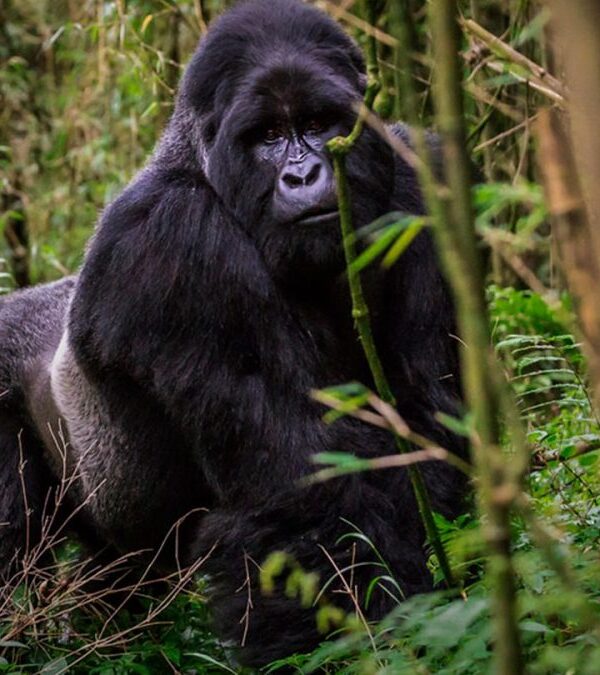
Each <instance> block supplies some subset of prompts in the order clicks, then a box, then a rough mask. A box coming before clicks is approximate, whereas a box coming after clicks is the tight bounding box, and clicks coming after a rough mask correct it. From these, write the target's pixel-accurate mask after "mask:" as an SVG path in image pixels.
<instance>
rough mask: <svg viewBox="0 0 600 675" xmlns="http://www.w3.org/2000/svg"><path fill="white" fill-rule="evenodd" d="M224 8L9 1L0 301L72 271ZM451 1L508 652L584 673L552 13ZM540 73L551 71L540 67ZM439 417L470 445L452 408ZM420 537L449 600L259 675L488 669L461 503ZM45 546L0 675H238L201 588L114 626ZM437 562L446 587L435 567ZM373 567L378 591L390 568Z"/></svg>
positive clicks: (406, 223) (592, 539)
mask: <svg viewBox="0 0 600 675" xmlns="http://www.w3.org/2000/svg"><path fill="white" fill-rule="evenodd" d="M274 1H276V0H274ZM225 4H226V3H224V2H221V1H220V0H213V1H212V2H202V1H201V0H139V1H138V2H129V3H127V2H125V1H124V0H91V1H89V2H84V3H75V2H71V1H67V0H65V1H64V2H58V3H55V2H52V1H51V0H42V1H34V0H22V1H21V2H16V1H13V0H7V1H5V2H4V3H3V4H2V5H1V6H0V172H1V173H0V191H1V201H0V234H2V235H3V238H2V243H1V244H0V289H1V290H2V291H3V292H4V291H8V290H10V289H12V288H15V287H16V286H19V285H22V284H25V283H34V282H41V281H45V280H50V279H54V278H58V277H60V276H63V275H65V274H69V273H71V272H74V271H75V270H76V269H77V267H78V265H79V263H80V261H81V258H82V254H83V250H84V245H85V241H86V240H87V239H88V237H89V236H90V234H91V232H92V230H93V225H94V222H95V220H96V217H97V214H98V212H99V210H101V209H102V208H103V207H104V206H105V205H106V203H107V202H109V201H110V200H111V199H112V198H113V197H114V196H115V194H116V193H117V192H118V191H119V190H120V189H121V188H122V187H123V186H124V185H125V184H126V183H127V181H128V180H129V179H130V178H131V176H132V175H133V173H134V172H135V171H136V170H137V169H138V168H140V167H141V166H142V165H143V163H144V159H145V157H146V155H147V153H148V152H149V151H150V150H151V148H152V146H153V144H154V143H155V141H156V138H157V136H158V134H159V133H160V129H161V127H162V125H163V124H164V122H165V120H166V119H167V118H168V115H169V112H170V110H171V106H172V100H173V95H174V91H175V88H176V82H177V79H178V77H179V74H180V72H181V68H182V65H181V64H182V63H184V62H185V60H186V58H187V56H188V55H189V54H190V53H191V50H192V49H193V46H194V45H195V43H196V41H197V39H198V38H200V37H201V35H202V34H203V32H204V31H205V30H206V26H207V24H208V23H209V22H210V20H211V19H212V18H213V16H215V15H216V14H217V13H218V12H220V11H221V10H222V9H223V6H224V5H225ZM317 4H319V5H320V6H322V7H323V8H324V9H325V10H326V11H328V12H330V13H331V14H332V15H333V16H335V17H336V18H338V19H339V20H340V21H341V22H342V23H343V25H344V26H345V27H346V28H347V29H348V30H349V31H350V32H352V33H353V34H354V35H355V37H356V39H357V40H358V41H359V42H360V43H361V44H364V42H365V28H366V32H367V33H369V32H372V31H370V28H369V24H368V23H365V15H364V13H363V10H362V7H361V6H360V4H359V3H358V2H353V1H352V0H350V1H348V0H345V1H340V2H319V3H317ZM428 4H431V3H426V2H421V1H420V0H408V1H407V2H406V3H405V5H406V7H407V9H408V10H409V12H408V18H409V24H408V25H409V33H410V59H411V65H412V68H411V74H412V79H413V84H414V86H415V88H416V96H417V102H418V106H419V112H420V116H421V118H422V119H423V121H424V123H425V124H427V125H429V124H430V123H431V122H432V121H433V120H434V118H433V105H432V96H431V76H432V70H433V68H432V64H433V61H432V56H431V51H432V50H431V47H432V45H431V26H430V20H429V18H428V12H427V10H428V7H427V5H428ZM392 5H393V0H391V1H390V2H389V3H384V2H380V3H376V6H377V9H378V17H379V18H378V20H377V29H378V32H377V33H376V36H377V38H378V49H379V62H380V68H381V71H382V77H383V82H384V87H383V89H382V91H381V92H380V94H379V95H378V98H377V100H376V102H375V109H376V110H377V112H378V113H380V114H383V115H387V116H391V117H393V116H406V114H407V111H406V110H404V109H403V102H402V97H397V96H395V92H396V90H397V88H398V87H400V86H401V78H400V77H399V65H398V64H399V63H400V61H399V60H397V54H396V50H395V49H394V46H395V41H394V37H393V35H394V33H393V25H392V17H393V12H392V11H391V9H392ZM458 6H459V8H460V10H461V12H462V15H461V28H462V31H463V32H462V40H463V43H462V52H461V56H462V58H463V72H462V75H463V88H464V92H465V121H466V125H467V132H468V139H467V144H468V149H469V152H470V154H471V156H472V157H473V158H474V160H475V163H476V164H477V165H478V168H479V171H480V176H481V178H482V181H481V182H482V184H481V185H479V186H478V187H477V188H476V189H475V190H474V193H473V204H474V207H475V210H476V219H475V224H476V228H477V234H478V237H479V239H478V241H479V242H480V247H481V249H482V251H483V252H484V253H485V256H486V280H487V288H486V293H487V305H488V308H489V312H490V321H491V326H490V331H491V335H492V338H493V343H494V348H495V352H496V354H497V356H498V358H499V360H500V362H501V365H502V370H503V372H504V374H505V376H506V381H507V382H508V383H509V386H510V390H511V392H512V394H513V395H514V396H513V397H512V399H511V400H513V401H514V410H513V411H512V413H510V411H509V412H508V413H507V412H506V411H504V417H503V419H504V420H505V422H506V423H505V425H504V426H503V429H502V434H503V449H502V450H503V459H504V461H505V462H506V463H507V464H510V463H511V462H516V461H518V454H519V448H518V447H517V444H516V442H515V436H514V434H512V433H511V430H510V427H511V423H510V414H513V415H514V417H515V418H518V420H520V423H521V427H522V429H524V434H525V444H526V448H527V450H528V453H529V456H530V469H529V472H528V474H527V478H526V489H525V490H524V491H523V492H522V493H521V494H520V495H519V496H518V498H516V499H517V504H516V505H517V507H518V508H516V509H515V510H514V511H513V512H512V515H511V519H510V527H511V535H512V536H511V539H512V542H513V551H512V553H513V560H514V565H515V575H516V583H517V611H518V627H519V631H520V635H521V642H522V645H521V647H522V651H523V654H524V661H525V663H526V666H527V668H528V672H532V673H540V674H541V673H557V674H558V673H566V672H569V673H574V674H582V675H583V674H590V675H595V673H597V672H599V671H600V605H599V603H600V565H599V564H598V563H599V561H598V550H599V539H600V473H599V472H598V466H599V456H600V420H599V419H598V416H597V412H596V410H597V408H595V406H594V403H593V398H592V394H591V393H590V377H589V369H588V366H587V363H586V358H585V356H584V350H583V349H582V338H581V332H580V329H579V328H578V325H579V324H578V320H577V316H576V304H575V303H573V300H572V298H571V296H570V295H569V293H568V291H567V288H566V284H565V281H564V276H565V275H564V270H561V269H560V268H559V266H558V265H557V256H556V250H555V244H554V240H553V237H552V234H551V227H550V216H549V213H548V208H547V206H546V200H545V197H544V191H543V188H542V185H541V179H540V176H539V173H538V171H537V169H536V163H535V158H536V145H535V143H534V134H533V131H532V125H533V122H534V121H535V119H536V117H537V116H538V114H539V110H540V109H541V108H542V107H545V106H548V105H551V106H559V107H561V106H563V105H564V93H565V92H564V85H563V84H562V83H561V81H560V80H559V77H560V76H561V72H560V71H559V70H557V68H556V66H555V64H554V56H553V52H552V51H551V50H550V49H549V46H548V41H549V40H550V37H549V20H550V16H551V15H550V12H549V9H548V6H547V5H546V4H545V3H542V2H537V1H536V0H506V1H505V0H481V1H480V2H477V1H476V0H471V2H466V1H461V2H459V3H458ZM481 27H484V28H485V29H486V30H485V31H483V32H482V31H481V30H480V28H481ZM488 32H489V33H491V34H492V36H497V37H499V38H501V43H500V44H496V43H494V42H493V41H490V39H489V34H488ZM511 50H512V51H511ZM513 52H516V54H517V56H515V54H514V53H513ZM536 65H537V66H538V67H539V68H541V69H543V71H544V73H548V74H549V75H551V76H550V77H546V76H545V75H543V74H542V75H540V71H539V70H536V68H535V66H536ZM483 179H485V182H484V181H483ZM429 225H430V223H429V222H428V219H425V218H407V217H406V216H405V215H403V214H390V215H389V216H388V217H387V218H385V219H383V220H382V221H381V222H378V223H374V224H372V226H370V227H368V228H366V229H365V230H364V231H363V232H361V233H359V234H360V236H362V237H364V238H365V240H366V241H367V242H368V247H367V248H366V250H365V251H364V252H363V253H362V254H361V255H360V256H359V257H358V258H357V260H356V261H355V263H354V270H355V271H356V272H359V271H360V270H362V269H364V267H366V266H367V265H377V264H384V265H390V264H402V252H403V250H405V248H406V247H407V246H409V245H410V242H411V240H412V238H413V237H414V236H415V235H416V234H417V233H418V231H420V229H422V228H423V227H428V226H429ZM329 393H330V394H331V395H332V396H333V398H335V397H337V400H338V401H340V400H343V401H344V402H345V403H344V405H345V406H346V407H345V408H344V409H343V410H341V411H340V410H334V411H332V412H331V413H330V415H329V417H330V419H333V418H335V416H336V415H338V414H349V413H351V412H353V411H357V410H360V409H361V408H362V406H363V405H366V404H368V393H367V392H365V391H364V390H362V389H361V388H360V387H358V388H356V386H353V387H350V388H347V389H345V390H343V391H341V392H340V391H338V392H333V393H332V392H329ZM499 412H500V411H498V413H499ZM447 422H448V424H452V425H454V426H455V428H456V429H458V430H460V431H463V432H465V433H469V432H470V431H469V430H470V421H469V418H468V416H467V418H465V419H464V420H448V421H447ZM317 459H319V461H320V462H321V464H324V465H325V469H324V471H333V472H334V474H335V472H344V471H363V470H373V468H372V467H369V466H365V465H362V464H360V463H358V464H357V463H356V461H355V460H354V459H353V458H352V457H349V456H326V457H320V458H317ZM319 468H320V467H319ZM317 470H318V468H316V469H315V471H317ZM334 474H329V475H334ZM325 477H327V476H325ZM436 523H437V527H438V530H439V532H440V536H441V538H442V541H443V543H444V545H445V548H446V550H447V553H448V556H449V559H450V564H451V567H452V570H453V572H454V575H455V576H456V577H458V578H459V580H460V584H459V587H458V589H454V590H449V591H448V590H446V591H438V592H436V593H434V594H431V595H428V596H422V597H421V596H419V597H415V598H411V599H409V600H407V601H403V602H400V601H399V603H398V608H397V610H396V611H395V612H393V614H392V615H391V616H389V617H388V618H387V619H386V620H385V621H383V622H382V623H380V624H379V625H375V626H373V625H367V624H365V623H364V622H363V621H361V617H360V614H357V616H356V617H351V618H352V620H349V621H346V622H345V623H344V625H345V630H344V631H340V633H339V636H338V637H337V639H335V640H331V641H329V642H326V643H324V644H323V645H322V646H321V647H320V648H319V649H317V650H316V651H315V652H314V653H312V654H308V655H294V656H292V657H290V658H289V659H287V660H286V661H285V662H281V663H276V664H272V665H271V667H270V668H269V669H268V670H269V671H270V672H276V671H277V669H278V668H280V667H282V666H291V667H292V668H297V669H298V670H300V671H302V672H307V673H308V672H322V670H324V671H325V672H331V673H349V674H350V673H361V674H362V673H365V674H367V673H379V674H384V673H389V674H391V673H394V674H396V673H448V674H450V673H456V674H458V673H460V674H463V673H464V674H468V673H474V674H476V673H486V672H491V669H492V668H493V665H492V660H493V648H492V645H493V639H494V633H493V630H494V629H493V625H492V621H491V618H490V617H491V611H492V604H493V603H492V600H491V599H490V598H491V593H490V591H491V590H492V589H491V588H490V579H489V576H487V575H486V573H485V564H486V557H487V549H486V543H485V537H484V535H483V533H482V528H481V519H480V517H479V516H478V510H477V507H476V504H475V503H474V504H473V505H472V508H471V511H470V513H469V514H467V515H464V516H461V517H460V518H458V519H457V520H456V521H454V522H445V521H443V519H441V518H439V517H438V518H437V520H436ZM354 536H357V537H358V536H361V533H359V532H357V533H355V535H354ZM54 543H55V544H56V546H57V552H56V555H55V557H54V558H53V560H52V562H50V563H47V562H44V565H37V566H35V567H33V566H32V567H31V568H29V569H26V570H25V571H24V573H23V574H22V575H20V576H19V577H18V578H17V579H15V580H13V581H12V583H10V584H7V585H6V586H5V588H4V589H3V590H0V672H7V673H26V672H42V673H46V674H53V675H54V674H57V673H62V672H67V671H68V672H72V673H98V674H103V675H108V674H113V673H114V674H120V673H163V672H164V673H169V672H182V673H193V672H197V673H219V672H240V671H239V669H238V668H237V667H236V666H235V665H234V663H233V662H232V661H231V660H230V658H229V655H228V653H227V650H226V648H225V647H224V646H223V645H219V644H218V643H217V641H216V639H215V638H214V636H213V635H212V634H211V632H210V620H209V616H208V614H207V610H206V607H205V604H204V601H203V586H202V584H203V581H202V580H201V579H200V580H199V581H193V580H192V579H191V578H190V577H185V575H184V576H183V577H182V578H171V579H168V580H165V582H164V585H165V587H166V588H167V589H168V590H167V593H166V595H165V592H164V588H163V592H162V593H158V592H155V591H154V587H153V586H148V587H146V586H145V585H144V584H142V586H136V587H135V589H134V593H132V595H133V596H134V597H133V598H128V600H133V601H132V602H121V601H117V603H116V606H117V607H120V610H119V611H118V612H116V613H115V611H114V607H115V603H114V601H113V600H114V599H111V598H110V597H108V596H106V594H105V591H100V592H96V591H93V590H90V588H88V587H87V586H86V585H84V584H80V583H78V579H79V578H80V576H78V570H80V569H81V568H80V565H81V564H82V563H81V562H80V559H79V552H78V550H77V547H76V546H75V544H73V543H72V542H69V541H68V540H67V539H65V537H64V536H62V537H60V540H58V541H56V542H54ZM38 562H39V561H38ZM431 566H432V570H433V571H434V574H435V575H436V578H437V580H438V581H440V582H441V580H442V574H441V571H440V569H439V564H438V562H437V558H436V556H433V555H432V557H431ZM377 574H379V575H380V578H382V579H384V578H385V561H382V566H381V570H380V571H378V572H377ZM88 576H89V573H88ZM92 576H93V575H92ZM321 581H322V583H325V582H326V580H321ZM387 581H388V582H390V585H389V588H390V589H391V592H394V586H393V580H387ZM109 595H110V594H109ZM109 600H111V601H110V602H109ZM320 669H321V670H320Z"/></svg>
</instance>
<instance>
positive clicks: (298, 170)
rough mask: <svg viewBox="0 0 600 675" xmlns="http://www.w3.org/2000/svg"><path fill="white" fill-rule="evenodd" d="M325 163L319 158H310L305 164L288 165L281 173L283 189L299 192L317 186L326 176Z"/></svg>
mask: <svg viewBox="0 0 600 675" xmlns="http://www.w3.org/2000/svg"><path fill="white" fill-rule="evenodd" d="M323 169H324V167H323V162H322V161H321V160H320V159H318V158H317V157H309V158H307V159H305V160H304V161H303V162H295V163H293V164H292V163H290V164H288V165H287V166H286V167H285V169H284V170H283V171H282V173H281V182H282V183H283V185H282V186H280V187H282V188H284V189H286V190H298V189H301V188H303V187H313V186H317V187H318V183H319V180H320V179H321V178H322V176H323V174H324V170H323Z"/></svg>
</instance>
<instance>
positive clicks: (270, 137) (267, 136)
mask: <svg viewBox="0 0 600 675" xmlns="http://www.w3.org/2000/svg"><path fill="white" fill-rule="evenodd" d="M282 136H283V132H282V130H281V129H280V128H279V127H269V128H268V129H265V132H264V134H263V140H264V142H265V143H275V141H278V140H279V139H280V138H281V137H282Z"/></svg>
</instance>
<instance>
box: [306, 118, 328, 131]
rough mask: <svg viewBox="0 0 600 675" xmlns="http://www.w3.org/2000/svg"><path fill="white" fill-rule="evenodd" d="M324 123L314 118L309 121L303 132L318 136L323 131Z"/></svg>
mask: <svg viewBox="0 0 600 675" xmlns="http://www.w3.org/2000/svg"><path fill="white" fill-rule="evenodd" d="M325 126H326V125H325V123H324V122H322V121H321V120H318V119H316V118H313V119H310V120H309V121H308V122H307V124H306V126H305V131H309V132H312V133H314V134H319V133H321V132H322V131H325Z"/></svg>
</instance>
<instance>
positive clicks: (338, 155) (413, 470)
mask: <svg viewBox="0 0 600 675" xmlns="http://www.w3.org/2000/svg"><path fill="white" fill-rule="evenodd" d="M365 10H366V11H365V13H366V17H367V20H368V22H369V23H370V24H371V25H372V26H374V25H375V21H376V12H375V7H374V2H373V1H372V0H371V1H369V0H366V1H365ZM367 77H368V80H367V88H366V91H365V96H364V101H363V108H362V109H361V110H360V111H359V115H358V118H357V120H356V123H355V125H354V128H353V129H352V131H351V132H350V134H349V135H348V136H345V137H337V138H333V139H332V140H331V141H329V143H328V145H327V147H328V150H329V152H330V153H331V155H332V158H333V166H334V171H335V177H336V184H337V193H338V204H339V211H340V226H341V231H342V240H343V246H344V254H345V257H346V267H347V274H348V284H349V287H350V295H351V299H352V316H353V317H354V321H355V326H356V329H357V332H358V335H359V339H360V342H361V345H362V347H363V350H364V353H365V356H366V358H367V362H368V364H369V368H370V371H371V374H372V376H373V382H374V384H375V388H376V390H377V394H378V395H379V396H380V398H381V399H382V400H384V401H385V402H386V403H389V404H390V405H395V399H394V395H393V393H392V389H391V387H390V384H389V382H388V379H387V377H386V376H385V373H384V370H383V366H382V364H381V360H380V358H379V354H378V352H377V348H376V346H375V341H374V339H373V331H372V330H371V320H370V316H369V308H368V305H367V303H366V301H365V297H364V293H363V288H362V282H361V278H360V273H359V272H358V271H356V270H355V269H354V265H353V264H352V263H353V262H354V260H355V259H356V243H355V239H356V235H355V232H354V227H353V224H352V209H351V197H350V190H349V187H348V178H347V174H346V156H347V155H348V153H349V152H350V151H351V150H352V148H353V147H354V145H355V143H356V141H357V140H358V138H359V137H360V134H361V133H362V130H363V126H364V122H365V116H366V115H365V111H369V110H371V108H372V106H373V102H374V101H375V97H376V96H377V93H378V92H379V89H380V87H381V85H380V79H379V68H378V64H377V43H376V40H375V37H374V36H372V35H370V36H369V38H368V42H367ZM395 441H396V446H397V448H398V450H399V451H400V452H407V451H410V446H409V444H408V443H407V442H406V441H405V439H403V438H401V437H400V436H397V435H395ZM409 477H410V480H411V484H412V487H413V490H414V493H415V497H416V500H417V506H418V509H419V513H420V516H421V519H422V521H423V525H424V527H425V531H426V534H427V538H428V541H429V543H430V545H431V547H432V548H433V551H434V553H435V555H436V557H437V559H438V563H439V565H440V569H441V570H442V573H443V575H444V579H445V580H446V583H447V584H448V586H451V585H453V583H454V582H453V578H452V571H451V569H450V565H449V563H448V558H447V556H446V552H445V550H444V546H443V544H442V542H441V539H440V536H439V532H438V530H437V526H436V524H435V521H434V518H433V511H432V508H431V502H430V499H429V495H428V493H427V487H426V485H425V482H424V480H423V477H422V475H421V471H420V470H419V468H418V467H417V466H416V465H411V466H409Z"/></svg>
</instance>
